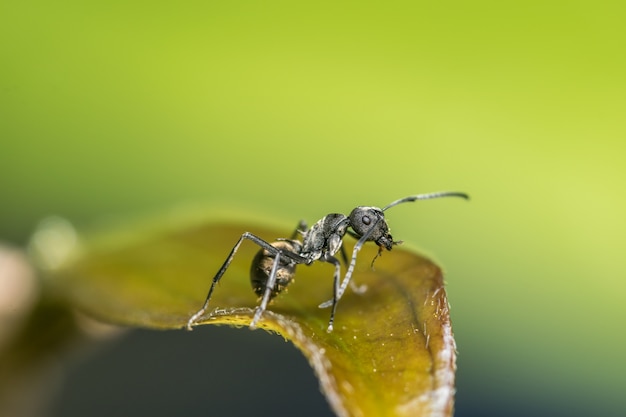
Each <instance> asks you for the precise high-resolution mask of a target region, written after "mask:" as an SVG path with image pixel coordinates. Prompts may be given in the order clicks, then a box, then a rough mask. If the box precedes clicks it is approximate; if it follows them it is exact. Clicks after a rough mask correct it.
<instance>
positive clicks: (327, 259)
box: [320, 255, 341, 333]
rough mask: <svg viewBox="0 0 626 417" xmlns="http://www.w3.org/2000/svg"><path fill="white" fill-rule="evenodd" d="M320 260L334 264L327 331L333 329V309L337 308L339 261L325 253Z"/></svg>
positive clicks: (339, 278)
mask: <svg viewBox="0 0 626 417" xmlns="http://www.w3.org/2000/svg"><path fill="white" fill-rule="evenodd" d="M320 261H324V262H328V263H331V264H333V265H335V274H334V276H333V299H332V300H331V302H332V306H333V309H332V310H331V312H330V320H329V321H328V328H327V329H326V331H327V332H328V333H330V332H332V331H333V323H334V322H335V311H336V310H337V301H339V299H338V298H337V293H338V291H339V281H340V280H341V262H339V260H338V259H337V258H335V257H334V256H330V255H326V256H325V257H324V258H322V259H320Z"/></svg>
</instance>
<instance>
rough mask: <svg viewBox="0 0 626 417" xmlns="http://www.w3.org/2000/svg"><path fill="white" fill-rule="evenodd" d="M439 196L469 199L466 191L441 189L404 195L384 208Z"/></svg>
mask: <svg viewBox="0 0 626 417" xmlns="http://www.w3.org/2000/svg"><path fill="white" fill-rule="evenodd" d="M439 197H461V198H464V199H466V200H469V195H467V194H465V193H459V192H455V191H441V192H437V193H429V194H418V195H411V196H408V197H404V198H401V199H400V200H396V201H394V202H393V203H390V204H387V205H386V206H385V207H383V209H382V210H383V211H385V210H387V209H388V208H391V207H393V206H397V205H398V204H402V203H410V202H413V201H416V200H430V199H431V198H439Z"/></svg>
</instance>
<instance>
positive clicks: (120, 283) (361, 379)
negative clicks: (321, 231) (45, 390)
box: [51, 222, 456, 416]
mask: <svg viewBox="0 0 626 417" xmlns="http://www.w3.org/2000/svg"><path fill="white" fill-rule="evenodd" d="M243 231H249V232H252V233H254V234H255V235H257V236H259V237H262V238H264V239H266V240H268V241H273V240H275V239H276V238H278V237H284V236H289V235H291V232H290V231H288V230H280V228H277V229H273V228H267V227H260V226H258V225H255V224H239V223H237V224H235V223H232V222H231V223H229V222H215V223H210V222H201V223H198V224H193V225H187V226H180V225H179V226H176V227H171V228H169V229H163V228H162V229H161V230H159V231H156V232H154V231H152V232H150V233H147V232H145V231H144V232H138V234H137V235H136V236H134V237H133V238H131V239H116V238H112V239H111V238H110V239H107V243H106V244H97V243H96V244H93V245H91V246H89V247H87V248H86V249H85V250H83V251H82V254H81V255H80V256H78V257H75V258H74V260H72V261H70V262H68V263H67V264H66V265H65V266H64V267H63V268H62V269H61V270H58V271H57V272H56V273H55V274H54V275H53V276H52V280H51V282H52V284H53V288H55V290H56V291H57V292H58V293H60V294H61V295H63V296H64V297H65V298H67V299H69V300H70V302H71V304H72V305H74V306H76V307H78V308H79V309H81V310H83V311H84V312H87V313H89V314H91V315H92V316H94V317H96V318H98V319H100V320H102V321H106V322H110V323H114V324H121V325H126V326H139V327H144V328H152V329H176V328H180V329H182V328H183V327H184V326H185V324H186V323H187V320H188V319H189V317H190V316H191V315H192V314H193V313H195V312H196V311H197V310H198V309H199V308H200V307H201V306H202V304H203V302H204V298H205V297H206V294H207V291H208V288H209V286H210V283H211V280H212V278H213V276H214V274H215V273H216V271H217V270H218V269H219V267H220V266H221V264H222V262H223V261H224V259H225V258H226V256H227V255H228V253H229V252H230V250H231V248H232V245H234V244H235V242H236V241H237V239H238V238H239V236H240V235H241V233H242V232H243ZM344 244H345V245H346V246H347V249H349V251H348V253H351V252H350V250H351V246H352V245H353V244H354V241H353V239H351V238H349V237H346V239H345V240H344ZM377 249H378V248H377V247H376V245H374V244H371V243H369V244H367V245H365V247H364V248H363V250H362V251H361V252H360V254H359V258H358V261H357V266H356V270H355V273H354V275H353V280H354V281H355V282H356V283H357V284H358V285H365V286H366V288H367V290H366V291H365V292H363V293H355V292H354V291H352V290H351V289H348V290H347V291H346V293H345V294H344V296H343V298H342V299H341V300H340V302H339V306H338V309H337V315H336V319H335V330H334V331H333V332H332V333H327V332H326V326H327V324H328V319H329V314H330V309H320V308H318V305H319V304H320V303H321V302H323V301H326V300H328V299H330V298H331V297H332V275H333V267H332V266H331V265H330V264H325V263H321V262H317V263H314V264H313V265H311V266H304V265H300V266H298V269H297V272H296V278H295V280H294V282H292V284H291V285H290V287H289V288H288V290H287V291H286V292H283V293H282V294H280V295H279V296H278V297H277V298H276V299H275V300H274V301H273V302H272V303H271V304H270V305H269V307H268V311H266V312H265V314H264V315H263V318H262V319H261V321H260V322H259V324H258V327H259V328H263V329H266V330H268V331H273V332H276V333H279V334H281V335H282V336H283V337H285V338H286V339H288V340H290V341H292V342H293V343H294V345H296V346H297V347H298V348H299V349H301V350H302V352H303V353H304V354H305V355H306V357H307V358H308V360H309V362H310V364H311V365H312V367H313V368H314V370H315V372H316V374H317V376H318V378H319V381H320V385H321V388H322V391H323V393H324V394H325V395H326V397H327V399H328V401H329V402H330V404H331V406H332V408H333V409H334V411H335V412H336V413H337V414H338V415H340V416H450V415H452V407H453V400H454V371H455V368H456V365H455V344H454V339H453V336H452V330H451V326H450V320H449V310H448V302H447V299H446V294H445V290H444V287H443V278H442V274H441V269H440V268H439V267H438V266H437V265H435V264H434V263H433V262H431V261H430V260H429V259H427V258H425V257H423V256H420V255H418V254H416V253H414V252H411V251H408V250H403V249H401V248H399V247H396V248H394V250H393V251H391V252H385V253H384V254H383V255H382V256H381V257H379V258H378V259H377V260H376V264H375V266H374V269H372V268H371V266H370V264H371V260H372V259H373V258H374V256H375V254H376V251H377ZM258 250H259V247H258V246H256V245H255V244H254V243H252V242H249V241H244V243H243V244H242V245H241V247H240V250H239V252H238V253H237V256H236V257H235V259H234V261H233V263H232V264H231V266H230V268H229V269H228V271H227V272H226V274H225V275H224V277H223V278H222V280H221V282H220V284H219V285H218V287H217V288H216V290H215V292H214V295H213V298H212V300H211V306H210V308H209V313H208V314H207V315H206V316H204V317H202V318H201V319H200V320H199V322H200V323H201V324H228V325H235V326H247V325H248V324H249V323H250V321H251V319H252V315H253V313H254V308H255V306H256V303H257V299H256V295H255V294H254V293H253V291H252V289H251V286H250V281H249V270H250V262H251V260H252V258H253V257H254V254H255V253H256V252H257V251H258Z"/></svg>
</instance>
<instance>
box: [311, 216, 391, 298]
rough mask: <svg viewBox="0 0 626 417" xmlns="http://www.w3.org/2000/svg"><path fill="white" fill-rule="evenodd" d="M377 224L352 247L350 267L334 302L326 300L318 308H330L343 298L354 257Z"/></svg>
mask: <svg viewBox="0 0 626 417" xmlns="http://www.w3.org/2000/svg"><path fill="white" fill-rule="evenodd" d="M378 222H379V220H377V221H376V222H375V223H374V224H373V225H372V227H370V229H369V230H368V231H367V232H366V233H365V234H364V235H363V236H361V237H360V238H359V241H358V242H356V245H354V249H352V259H351V260H350V265H349V266H348V271H347V272H346V275H345V276H344V278H343V282H342V283H341V287H340V288H339V291H338V292H337V294H336V300H335V299H334V298H333V299H332V300H328V301H325V302H323V303H322V304H320V305H319V306H318V307H319V308H327V307H330V306H331V305H334V304H335V303H336V302H337V301H339V300H340V299H341V297H342V296H343V293H344V292H345V291H346V288H348V284H349V283H350V279H351V278H352V273H353V272H354V266H355V265H356V257H357V255H358V254H359V251H360V250H361V248H362V247H363V244H365V242H367V240H368V239H369V237H370V235H371V234H372V232H373V231H374V229H375V228H376V224H377V223H378Z"/></svg>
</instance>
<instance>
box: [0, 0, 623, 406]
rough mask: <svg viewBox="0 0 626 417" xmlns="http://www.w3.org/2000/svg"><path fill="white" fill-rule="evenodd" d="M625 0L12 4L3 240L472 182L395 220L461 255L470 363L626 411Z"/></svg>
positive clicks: (402, 229)
mask: <svg viewBox="0 0 626 417" xmlns="http://www.w3.org/2000/svg"><path fill="white" fill-rule="evenodd" d="M624 12H625V6H624V5H623V3H621V2H617V1H594V2H592V1H584V0H583V1H579V2H566V1H549V2H538V1H530V2H529V1H524V2H514V3H510V2H504V3H503V2H495V1H479V2H471V3H467V2H452V3H450V2H446V3H432V2H406V3H402V2H391V3H385V4H384V5H383V4H379V3H373V2H372V3H364V2H353V3H348V2H346V3H341V4H337V3H334V2H311V3H302V2H295V3H294V2H252V1H250V2H248V1H233V2H227V3H224V2H221V3H217V2H216V3H209V2H183V3H171V2H138V1H131V2H111V1H109V2H90V3H83V2H60V3H59V2H56V3H50V2H41V1H33V2H6V1H5V2H2V4H0V56H1V58H0V59H1V63H0V192H1V193H2V194H1V197H0V201H1V204H0V236H1V237H3V238H4V239H8V240H12V241H16V242H22V243H23V242H25V240H26V238H27V236H28V234H29V232H30V231H31V230H32V229H33V228H34V227H35V224H36V223H37V221H38V220H39V219H40V218H42V217H43V216H45V215H48V214H60V215H63V216H66V217H68V218H70V219H71V220H72V221H74V222H75V223H76V224H78V225H79V226H81V225H87V224H92V223H93V222H94V221H100V220H102V219H104V218H111V217H119V216H126V215H128V214H131V213H142V212H148V211H158V210H160V209H163V208H167V207H171V206H175V205H178V204H184V203H189V202H191V203H195V202H202V203H208V204H210V205H217V206H220V207H226V208H237V209H239V208H244V209H246V210H253V211H258V212H259V213H261V214H269V215H271V216H272V217H275V218H278V219H282V220H285V219H288V220H289V221H293V224H294V225H295V224H296V222H297V221H298V220H299V219H300V218H305V219H307V220H309V222H312V221H314V220H316V219H317V218H319V217H321V216H322V215H324V214H326V213H328V212H331V211H338V212H344V213H345V212H347V211H349V210H350V209H351V208H352V207H353V206H355V205H359V204H373V205H384V204H386V203H388V202H390V201H392V200H393V199H396V198H399V197H402V196H405V195H408V194H414V193H420V192H428V191H435V190H440V189H450V190H460V191H466V192H468V193H470V194H471V195H472V198H473V199H472V201H471V202H470V204H458V202H456V201H449V200H440V201H430V202H423V203H419V206H414V205H406V206H402V207H397V208H394V209H393V211H390V212H389V216H388V217H389V221H390V224H391V226H392V228H393V232H394V233H393V234H394V237H396V238H398V239H402V240H404V241H405V242H407V244H409V245H414V246H415V245H419V246H420V247H422V248H425V250H426V251H427V252H429V253H433V254H436V257H437V258H438V259H439V260H440V261H441V262H442V263H443V264H444V265H445V266H446V270H447V280H448V284H449V287H448V290H449V298H450V301H451V303H452V307H453V310H452V318H453V322H454V324H455V333H456V335H457V342H458V345H459V351H460V357H459V366H460V370H461V372H464V366H465V372H471V373H470V374H469V375H471V378H472V381H474V382H475V383H476V384H481V385H482V386H483V387H484V393H485V397H486V398H490V392H491V393H492V392H493V390H499V391H498V392H499V394H498V395H500V396H502V395H504V397H503V399H502V401H506V398H508V397H506V395H507V393H508V394H510V395H511V398H513V397H515V396H519V395H520V394H516V392H517V391H521V392H523V395H524V396H530V398H535V399H538V398H539V399H543V400H545V401H546V402H552V403H564V404H565V403H567V404H569V405H571V406H572V405H575V404H576V403H577V402H580V403H581V404H583V403H595V404H597V410H598V414H601V411H602V410H605V411H606V412H609V411H611V410H618V409H622V410H623V409H624V399H623V394H622V392H621V391H622V390H623V387H624V386H626V377H625V376H624V375H625V374H626V361H624V360H623V359H622V351H621V349H622V347H623V346H624V344H625V343H626V337H625V336H624V333H623V332H622V331H621V326H620V324H622V323H623V320H624V318H625V317H626V305H625V303H624V302H623V300H624V294H625V293H626V283H625V281H624V278H625V277H626V274H625V272H626V267H625V266H624V262H623V254H622V252H623V249H624V246H625V245H624V243H625V242H624V240H625V238H624V236H626V222H625V221H624V212H626V194H625V193H624V192H623V184H624V180H626V164H625V163H624V156H625V154H626V152H625V151H626V141H625V139H626V123H624V115H625V114H626V77H624V74H626V55H624V53H623V51H624V47H625V46H626V30H625V29H624V24H623V22H624V17H626V14H625V13H624ZM269 238H272V237H269ZM468 380H469V377H468ZM461 381H462V380H461ZM502 381H506V383H505V384H503V383H502ZM503 385H505V386H506V388H503ZM463 389H464V387H463V386H459V392H462V391H463ZM507 389H510V392H509V391H507Z"/></svg>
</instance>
